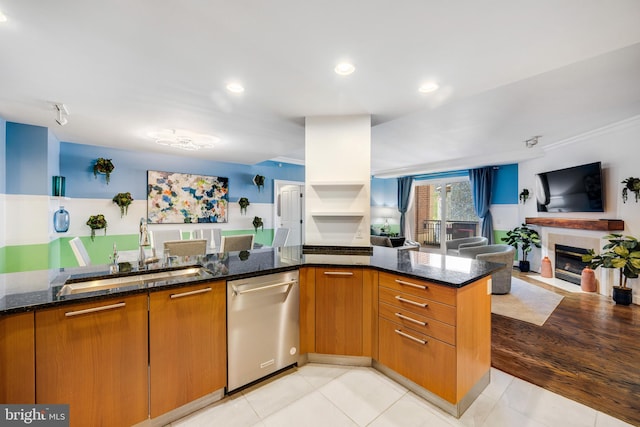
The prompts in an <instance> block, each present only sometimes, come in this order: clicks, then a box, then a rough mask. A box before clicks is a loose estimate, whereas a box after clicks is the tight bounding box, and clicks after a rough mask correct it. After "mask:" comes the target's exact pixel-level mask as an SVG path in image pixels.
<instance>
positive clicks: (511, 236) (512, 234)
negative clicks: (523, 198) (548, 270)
mask: <svg viewBox="0 0 640 427" xmlns="http://www.w3.org/2000/svg"><path fill="white" fill-rule="evenodd" d="M500 240H502V241H503V242H506V243H507V244H508V245H511V246H513V247H514V248H516V251H517V250H518V247H519V246H520V245H522V258H521V259H520V262H519V263H518V267H519V268H520V271H522V272H523V273H526V272H527V271H529V269H530V264H529V261H527V254H528V253H529V252H531V250H532V249H533V247H534V246H535V247H536V248H539V247H540V234H538V232H537V231H535V230H533V229H531V228H529V227H527V225H526V224H522V225H521V226H520V227H516V228H514V229H513V230H511V231H507V237H503V238H502V239H500Z"/></svg>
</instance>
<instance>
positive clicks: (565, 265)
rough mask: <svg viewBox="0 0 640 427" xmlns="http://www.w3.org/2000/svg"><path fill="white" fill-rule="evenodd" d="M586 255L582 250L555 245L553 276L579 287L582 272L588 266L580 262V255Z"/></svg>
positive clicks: (584, 250)
mask: <svg viewBox="0 0 640 427" xmlns="http://www.w3.org/2000/svg"><path fill="white" fill-rule="evenodd" d="M587 253H588V251H587V250H586V249H584V248H578V247H575V246H565V245H558V244H556V245H555V254H556V262H555V265H556V268H555V276H556V277H557V278H558V279H563V280H566V281H567V282H571V283H575V284H576V285H579V284H580V278H581V275H582V270H583V269H584V268H585V267H586V266H587V265H589V264H588V263H586V262H583V261H582V255H585V254H587Z"/></svg>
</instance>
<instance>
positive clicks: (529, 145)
mask: <svg viewBox="0 0 640 427" xmlns="http://www.w3.org/2000/svg"><path fill="white" fill-rule="evenodd" d="M541 137H542V135H536V136H532V137H531V138H529V139H527V140H526V141H525V142H524V144H525V145H526V146H527V148H533V147H534V146H535V145H537V144H538V138H541Z"/></svg>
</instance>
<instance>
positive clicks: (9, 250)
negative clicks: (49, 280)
mask: <svg viewBox="0 0 640 427" xmlns="http://www.w3.org/2000/svg"><path fill="white" fill-rule="evenodd" d="M3 249H4V252H5V257H4V259H5V265H4V268H3V270H2V271H0V273H17V272H19V271H31V270H47V269H49V244H46V243H42V244H38V245H20V246H5V247H4V248H3Z"/></svg>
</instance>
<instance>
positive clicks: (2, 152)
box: [0, 118, 7, 194]
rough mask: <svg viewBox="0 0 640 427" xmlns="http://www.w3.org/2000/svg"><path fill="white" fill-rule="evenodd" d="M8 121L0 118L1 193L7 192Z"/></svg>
mask: <svg viewBox="0 0 640 427" xmlns="http://www.w3.org/2000/svg"><path fill="white" fill-rule="evenodd" d="M6 147H7V122H6V121H5V120H4V119H2V118H0V171H2V172H0V194H4V193H6V192H7V179H6V175H7V174H6V171H7V160H6V159H7V154H6V153H7V148H6Z"/></svg>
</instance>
